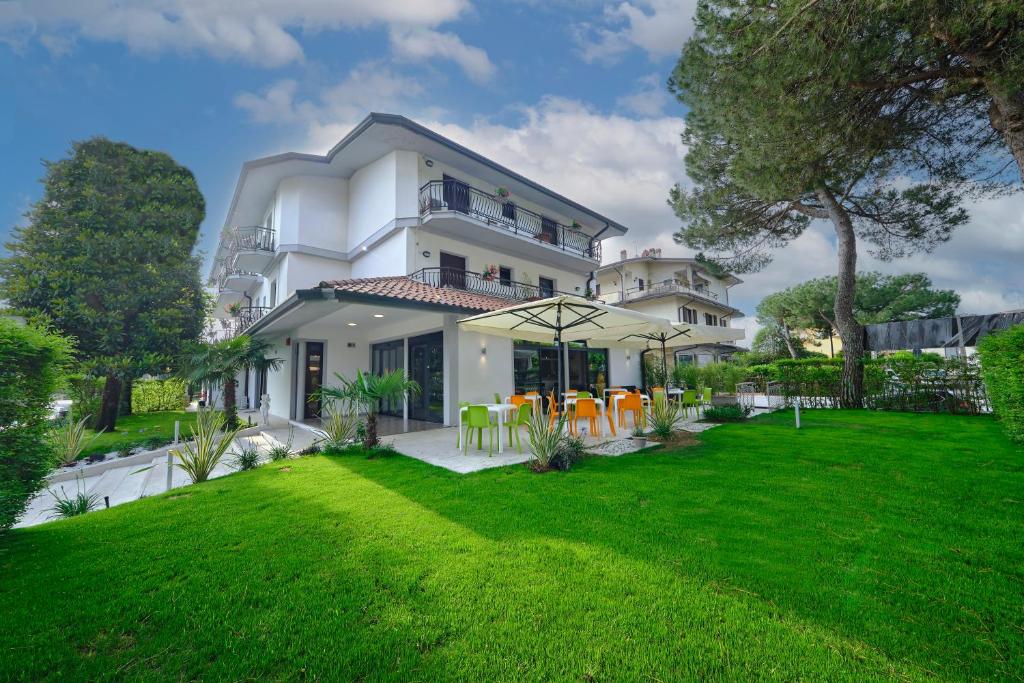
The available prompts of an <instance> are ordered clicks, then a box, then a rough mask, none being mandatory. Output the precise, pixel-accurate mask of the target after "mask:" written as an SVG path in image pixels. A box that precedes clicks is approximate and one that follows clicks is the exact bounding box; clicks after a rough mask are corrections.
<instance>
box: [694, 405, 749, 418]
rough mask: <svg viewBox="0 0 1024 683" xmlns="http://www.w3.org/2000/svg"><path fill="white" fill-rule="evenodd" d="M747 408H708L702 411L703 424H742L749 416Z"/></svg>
mask: <svg viewBox="0 0 1024 683" xmlns="http://www.w3.org/2000/svg"><path fill="white" fill-rule="evenodd" d="M750 412H751V409H750V407H749V406H741V405H739V404H733V405H725V406H708V407H707V408H705V409H704V418H703V419H704V422H743V421H744V420H746V419H747V418H748V417H749V416H750Z"/></svg>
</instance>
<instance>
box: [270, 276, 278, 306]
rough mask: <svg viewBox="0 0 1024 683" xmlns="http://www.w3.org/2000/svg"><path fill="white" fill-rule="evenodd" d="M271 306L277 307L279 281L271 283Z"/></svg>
mask: <svg viewBox="0 0 1024 683" xmlns="http://www.w3.org/2000/svg"><path fill="white" fill-rule="evenodd" d="M270 305H271V307H273V306H276V305H277V280H271V281H270Z"/></svg>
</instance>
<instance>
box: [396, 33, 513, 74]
mask: <svg viewBox="0 0 1024 683" xmlns="http://www.w3.org/2000/svg"><path fill="white" fill-rule="evenodd" d="M390 38H391V51H392V53H393V54H394V55H395V58H396V59H399V60H401V61H406V62H419V61H422V60H425V59H430V58H432V57H440V58H441V59H448V60H451V61H453V62H455V63H456V64H458V65H459V67H460V68H461V69H462V70H463V71H464V72H465V73H466V75H467V76H469V78H470V79H471V80H473V81H475V82H477V83H485V82H487V81H489V80H491V78H492V77H493V76H494V64H492V63H491V60H490V58H489V57H488V56H487V53H486V52H484V51H483V50H481V49H480V48H478V47H473V46H472V45H466V44H465V43H464V42H462V39H461V38H459V37H458V36H457V35H455V34H454V33H442V32H440V31H435V30H433V29H429V28H422V27H421V28H412V29H410V28H403V29H399V28H393V29H391V33H390Z"/></svg>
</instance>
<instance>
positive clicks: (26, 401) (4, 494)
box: [0, 317, 71, 531]
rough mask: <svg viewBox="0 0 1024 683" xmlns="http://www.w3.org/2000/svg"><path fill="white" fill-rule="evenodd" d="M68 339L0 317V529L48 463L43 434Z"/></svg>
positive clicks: (22, 504) (68, 350)
mask: <svg viewBox="0 0 1024 683" xmlns="http://www.w3.org/2000/svg"><path fill="white" fill-rule="evenodd" d="M70 357H71V343H70V342H69V341H68V340H67V339H65V338H64V337H61V336H59V335H56V334H52V333H50V332H47V331H45V330H42V329H39V328H37V327H34V326H31V325H21V324H20V323H18V322H16V321H15V320H13V319H11V318H3V317H0V531H3V530H5V529H7V528H9V527H10V526H11V524H13V523H14V521H15V520H16V519H17V518H18V516H19V515H20V514H21V513H22V511H23V510H24V509H25V505H26V503H28V500H29V499H30V498H31V497H32V496H33V494H35V493H36V491H38V490H39V489H40V488H41V487H42V485H43V478H44V477H45V476H46V474H47V472H49V470H50V468H51V467H52V465H53V451H52V450H51V449H50V445H49V444H48V443H47V440H46V438H45V435H46V431H47V424H48V420H49V416H50V401H51V400H52V398H53V394H54V392H55V391H57V390H58V389H60V388H61V384H62V382H63V380H64V372H65V369H66V367H67V363H68V361H69V359H70Z"/></svg>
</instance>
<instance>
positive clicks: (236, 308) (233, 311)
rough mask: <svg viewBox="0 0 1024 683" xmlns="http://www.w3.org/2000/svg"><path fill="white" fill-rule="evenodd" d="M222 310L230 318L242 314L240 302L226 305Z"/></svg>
mask: <svg viewBox="0 0 1024 683" xmlns="http://www.w3.org/2000/svg"><path fill="white" fill-rule="evenodd" d="M224 310H225V311H227V314H228V315H230V316H231V317H232V318H237V317H238V316H240V315H241V314H242V302H241V301H236V302H234V303H231V304H228V305H227V306H225V307H224Z"/></svg>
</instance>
